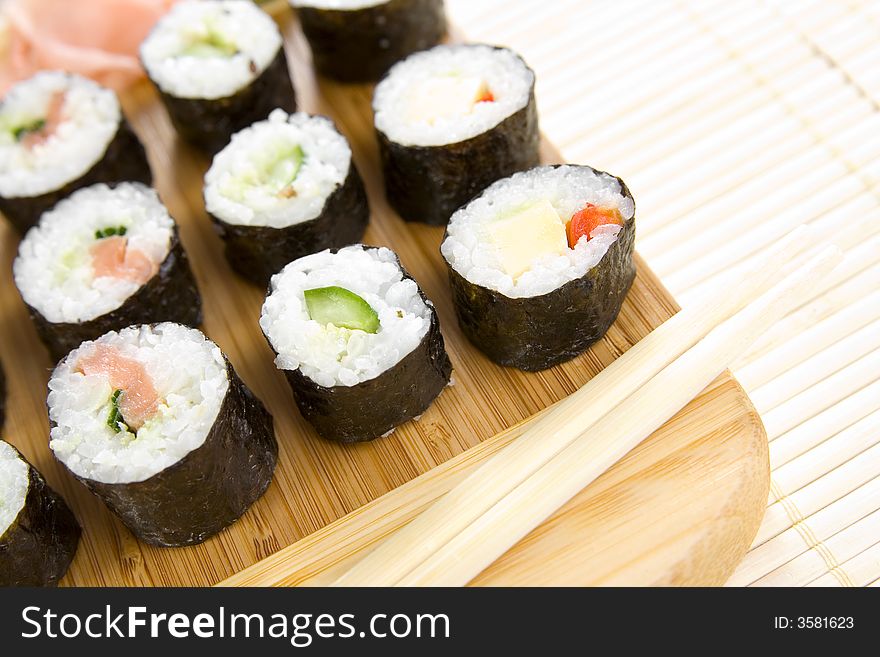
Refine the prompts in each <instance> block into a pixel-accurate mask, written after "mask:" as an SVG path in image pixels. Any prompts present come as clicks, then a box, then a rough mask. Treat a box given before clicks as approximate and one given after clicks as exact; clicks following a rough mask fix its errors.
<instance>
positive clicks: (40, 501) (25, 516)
mask: <svg viewBox="0 0 880 657" xmlns="http://www.w3.org/2000/svg"><path fill="white" fill-rule="evenodd" d="M13 449H14V448H13ZM16 451H18V450H16ZM19 457H20V458H21V459H22V460H23V461H25V463H27V460H26V459H25V458H24V457H23V456H21V453H20V452H19ZM80 533H81V530H80V527H79V523H78V522H77V521H76V518H75V517H74V515H73V513H72V512H71V510H70V508H69V507H68V506H67V504H66V503H65V502H64V499H62V497H61V496H60V495H59V494H58V493H56V492H55V491H54V490H52V489H51V488H49V485H48V484H47V483H46V480H45V479H43V475H41V474H40V473H39V472H37V469H36V468H34V466H32V465H31V464H30V463H28V491H27V496H26V497H25V501H24V506H23V507H22V508H21V510H20V511H19V513H18V516H17V517H16V519H15V520H14V521H13V522H12V524H11V525H10V526H9V528H8V529H7V530H6V532H5V533H4V534H3V536H0V586H55V585H57V584H58V580H60V579H61V578H62V577H64V573H66V572H67V568H68V567H69V566H70V562H71V561H73V556H74V555H75V554H76V548H77V545H79V537H80Z"/></svg>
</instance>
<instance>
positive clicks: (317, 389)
mask: <svg viewBox="0 0 880 657" xmlns="http://www.w3.org/2000/svg"><path fill="white" fill-rule="evenodd" d="M397 264H398V265H399V266H400V261H399V260H398V263H397ZM400 270H401V272H402V273H403V276H404V277H405V278H410V279H412V276H410V275H409V273H407V271H406V270H405V269H404V268H403V267H402V266H400ZM419 296H421V297H422V301H424V302H425V304H426V305H427V306H428V307H429V308H430V309H431V325H430V326H429V327H428V332H427V333H426V334H425V337H423V338H422V341H421V342H420V343H419V345H418V346H417V347H416V348H415V349H413V350H412V351H411V352H409V353H408V354H407V355H406V356H404V357H403V358H402V359H401V360H400V361H399V362H398V363H397V364H396V365H394V366H393V367H391V368H389V369H387V370H385V371H384V372H382V374H380V375H379V376H377V377H374V378H372V379H369V380H367V381H362V382H361V383H358V384H356V385H353V386H343V385H338V386H332V387H329V388H327V387H325V386H321V385H318V384H317V383H315V382H314V381H313V380H312V379H310V378H309V377H308V376H306V375H305V374H303V373H302V372H300V371H299V370H298V369H297V370H284V375H285V376H286V377H287V381H288V383H289V384H290V388H291V390H292V391H293V397H294V400H295V401H296V405H297V407H299V411H300V413H302V416H303V417H304V418H305V419H306V420H308V422H309V423H310V424H311V425H312V426H313V427H315V430H316V431H317V432H318V434H319V435H320V436H321V437H323V438H326V439H328V440H338V441H340V442H343V443H354V442H363V441H367V440H373V439H374V438H378V437H380V436H382V435H384V434H386V433H388V432H390V431H391V430H392V429H394V428H395V427H396V426H398V425H400V424H403V423H404V422H406V421H408V420H411V419H413V418H414V417H416V416H418V415H421V414H422V413H424V412H425V411H426V410H427V409H428V407H429V406H430V405H431V403H432V402H433V401H434V399H436V398H437V396H438V395H439V394H440V393H441V392H443V388H445V387H446V386H447V385H448V384H449V379H450V377H451V376H452V362H451V361H450V360H449V355H448V354H447V353H446V345H445V343H444V342H443V335H442V334H441V333H440V320H439V319H438V318H437V311H436V310H434V306H433V304H432V303H431V302H430V301H429V300H428V298H427V297H426V296H425V294H424V293H423V292H422V290H421V288H419ZM269 346H270V347H271V346H272V343H271V341H270V342H269Z"/></svg>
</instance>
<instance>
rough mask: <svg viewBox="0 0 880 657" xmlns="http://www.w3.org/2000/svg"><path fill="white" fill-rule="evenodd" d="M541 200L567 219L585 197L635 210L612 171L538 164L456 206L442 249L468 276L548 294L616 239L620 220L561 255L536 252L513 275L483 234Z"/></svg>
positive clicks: (522, 293) (499, 288) (624, 213)
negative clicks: (523, 269)
mask: <svg viewBox="0 0 880 657" xmlns="http://www.w3.org/2000/svg"><path fill="white" fill-rule="evenodd" d="M541 200H547V201H549V202H550V204H551V205H552V206H553V207H554V209H555V210H556V211H557V212H558V213H559V216H560V217H562V218H564V220H566V221H567V220H568V219H569V218H570V217H572V215H574V214H575V213H576V212H577V211H578V210H581V209H582V208H583V207H584V206H585V205H586V204H587V203H592V204H593V205H595V206H598V207H602V208H616V209H617V210H618V211H619V212H620V215H621V217H622V218H623V219H630V218H631V217H632V216H633V214H634V213H635V205H634V204H633V201H632V199H631V198H628V197H625V196H624V195H623V194H622V193H621V188H620V183H618V181H617V179H615V178H614V177H613V176H610V175H608V174H606V173H597V172H594V171H592V170H590V169H588V168H585V167H575V166H561V167H549V166H544V167H536V168H534V169H530V170H528V171H523V172H520V173H516V174H514V175H512V176H510V177H509V178H504V179H502V180H499V181H497V182H495V183H493V184H492V185H491V186H490V187H489V188H487V189H486V191H485V192H484V193H483V194H482V195H481V196H478V197H477V198H476V199H474V200H473V201H471V202H470V203H468V204H467V205H465V206H464V207H462V208H460V209H459V210H457V211H456V212H455V213H454V214H453V215H452V217H451V218H450V220H449V225H448V226H447V234H446V238H445V239H444V240H443V244H442V245H441V246H440V252H441V253H442V254H443V257H444V258H445V259H446V262H448V263H449V266H450V267H452V268H453V269H454V270H455V271H456V272H458V273H459V274H460V275H461V276H462V277H464V278H465V279H466V280H468V281H470V282H471V283H474V284H476V285H480V286H482V287H485V288H489V289H490V290H494V291H496V292H500V293H501V294H504V295H505V296H508V297H511V298H522V297H533V296H537V295H540V294H546V293H548V292H552V291H553V290H555V289H556V288H558V287H560V286H561V285H564V284H565V283H568V282H569V281H573V280H575V279H578V278H580V277H581V276H583V275H584V274H586V273H587V272H588V271H589V270H590V269H592V268H593V267H595V266H596V265H597V264H598V263H599V261H600V260H601V259H602V257H603V256H604V255H605V253H606V252H607V251H608V249H609V247H610V246H611V245H612V244H614V242H615V241H616V240H617V235H618V234H619V232H620V226H617V225H605V226H598V227H597V228H596V229H595V230H593V232H592V233H591V234H590V239H589V240H587V239H584V238H583V237H581V239H580V240H578V242H577V244H576V245H575V247H574V248H573V249H568V250H567V252H566V253H565V254H564V255H559V256H544V257H540V258H536V259H535V260H534V261H533V262H532V264H531V267H530V269H528V270H527V271H526V272H524V273H523V274H522V275H520V276H519V277H518V278H516V279H514V278H513V277H511V276H510V275H509V274H508V273H506V272H505V271H504V269H503V268H502V266H501V263H500V260H499V257H498V252H497V249H496V247H495V246H494V245H493V244H492V242H491V240H490V239H487V237H488V235H489V234H490V231H491V230H492V223H493V222H494V221H496V220H498V219H499V218H502V217H504V216H505V215H509V214H510V213H511V212H512V211H514V210H516V209H517V208H521V207H523V206H525V205H529V204H532V203H535V202H538V201H541Z"/></svg>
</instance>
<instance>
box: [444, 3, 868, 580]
mask: <svg viewBox="0 0 880 657" xmlns="http://www.w3.org/2000/svg"><path fill="white" fill-rule="evenodd" d="M447 4H448V7H449V12H450V15H451V17H452V19H453V21H454V22H456V23H457V24H458V25H461V26H463V27H464V29H465V32H466V33H467V36H468V37H469V38H470V39H471V40H474V41H488V42H494V43H501V44H505V45H509V46H511V47H513V48H515V49H516V50H518V51H519V52H520V53H522V54H523V56H524V57H525V59H526V60H527V61H528V62H529V64H530V65H531V66H532V67H533V68H534V69H535V71H536V72H537V76H538V84H537V97H538V102H539V110H540V112H541V122H542V127H543V129H544V131H545V132H546V133H547V134H548V136H549V138H550V139H551V140H552V141H553V142H555V143H556V144H557V145H558V146H559V147H560V148H561V149H562V151H563V153H564V154H565V156H566V158H567V159H568V160H570V161H573V162H583V163H588V164H590V165H592V166H595V167H597V168H600V169H604V170H607V171H611V172H613V173H615V174H616V175H620V176H622V177H623V178H624V179H625V180H626V181H627V183H628V184H629V186H630V188H631V189H632V190H633V194H634V196H635V198H636V202H637V204H638V214H639V221H640V223H639V235H638V248H639V250H640V252H641V253H642V254H643V255H644V256H645V258H646V260H647V261H648V263H649V264H650V265H651V266H652V267H653V269H654V270H655V271H656V272H657V274H658V275H659V276H660V278H661V279H662V280H663V282H664V283H665V284H666V285H667V286H668V287H669V289H670V290H671V291H672V292H673V294H674V295H675V296H676V297H677V299H678V300H679V302H680V303H681V304H682V305H687V303H688V302H689V301H690V300H691V299H693V298H695V296H696V295H698V294H699V293H700V292H701V291H702V290H704V289H705V288H706V287H707V286H708V285H711V284H712V283H713V282H714V280H716V278H717V276H718V275H719V274H720V273H722V272H723V271H726V270H728V269H730V268H735V267H737V266H739V264H740V263H742V262H743V261H745V260H747V259H748V258H749V257H750V256H752V255H754V254H755V253H756V252H758V251H759V250H760V249H761V248H762V245H763V244H765V243H766V242H767V241H770V240H774V239H776V238H778V237H779V236H781V235H784V234H785V233H786V232H788V231H789V230H791V229H792V228H793V227H794V226H796V225H798V224H800V223H803V222H809V223H812V224H815V225H818V226H822V227H824V228H827V229H828V233H829V235H832V234H833V235H834V236H835V238H836V239H837V240H838V242H839V243H840V244H841V246H843V247H844V249H845V250H846V252H847V260H846V264H845V266H844V267H843V268H842V271H840V272H839V273H838V274H836V275H835V276H834V277H833V279H830V280H822V281H817V282H816V296H815V298H814V299H813V300H812V301H811V302H809V303H807V304H805V305H804V306H802V307H801V308H799V309H798V310H796V311H795V312H793V313H792V314H791V315H789V316H788V317H786V318H785V319H784V320H782V321H781V322H779V323H778V324H777V325H776V326H775V327H774V328H773V329H772V330H771V331H769V332H768V333H767V334H766V335H765V336H763V338H762V339H761V340H760V341H759V342H758V343H757V344H755V345H754V347H753V348H752V349H751V350H750V351H749V352H748V353H745V354H743V355H742V357H741V359H740V361H739V363H737V366H736V368H735V374H737V376H738V378H739V380H740V381H741V383H742V384H743V385H744V387H745V388H746V389H747V390H748V391H749V393H750V395H751V397H752V399H753V401H754V403H755V405H756V407H757V408H758V410H759V412H760V413H761V415H762V418H763V420H764V423H765V426H766V429H767V433H768V437H769V439H770V459H771V467H772V482H771V493H770V498H769V500H768V507H767V512H766V515H765V518H764V522H763V525H762V527H761V530H760V531H759V533H758V536H757V538H756V540H755V542H754V544H753V546H752V549H751V551H750V552H749V553H748V555H747V556H746V558H745V560H744V561H743V563H742V564H741V565H740V567H739V568H738V570H737V571H736V572H735V573H734V575H733V577H732V578H731V580H730V582H729V584H731V585H757V586H762V585H809V586H865V585H875V586H876V585H878V583H880V3H878V2H869V1H853V2H821V1H820V0H813V1H810V2H802V1H795V0H788V1H785V0H768V1H765V2H760V1H758V0H741V1H739V2H733V3H731V2H722V1H720V0H709V1H707V0H700V1H697V0H693V1H690V2H687V1H679V2H649V1H647V0H645V1H640V0H623V1H620V2H611V1H610V0H606V1H604V2H603V1H598V0H596V1H585V0H578V1H575V0H557V1H555V2H553V3H547V2H536V1H534V0H520V1H519V2H516V3H506V2H502V0H483V1H482V2H472V1H470V0H447Z"/></svg>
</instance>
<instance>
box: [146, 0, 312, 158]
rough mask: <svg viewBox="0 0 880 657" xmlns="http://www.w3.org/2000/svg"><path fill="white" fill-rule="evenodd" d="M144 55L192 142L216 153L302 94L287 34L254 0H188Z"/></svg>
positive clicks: (160, 26)
mask: <svg viewBox="0 0 880 657" xmlns="http://www.w3.org/2000/svg"><path fill="white" fill-rule="evenodd" d="M141 61H142V62H143V65H144V68H145V69H146V71H147V74H148V75H149V77H150V79H151V80H152V81H153V83H154V84H155V85H156V86H157V87H158V89H159V94H160V96H161V98H162V101H163V103H164V104H165V107H166V108H167V110H168V114H169V116H170V117H171V121H172V122H173V123H174V126H175V128H176V129H177V132H178V133H179V134H180V136H181V137H183V138H184V139H185V140H186V141H188V142H190V143H191V144H193V145H194V146H196V147H197V148H200V149H201V150H203V151H205V152H206V153H207V154H209V155H213V154H214V153H216V152H217V151H219V150H220V149H221V148H223V147H224V146H225V145H226V144H227V143H228V142H229V138H230V137H231V136H232V135H233V133H235V132H238V131H239V130H241V129H242V128H245V127H247V126H249V125H250V124H251V123H253V122H254V121H259V120H261V119H265V118H266V117H267V116H269V112H271V111H272V110H273V109H275V108H276V107H280V108H282V109H285V110H287V111H288V112H293V111H294V110H295V109H296V97H295V95H294V90H293V83H292V82H291V80H290V72H289V71H288V69H287V60H286V59H285V57H284V47H283V43H282V39H281V32H279V31H278V26H277V25H275V22H274V21H273V20H272V18H271V17H270V16H269V15H268V14H266V13H265V12H264V11H263V10H262V9H260V8H259V7H257V6H256V5H255V4H254V3H253V2H250V0H184V1H183V2H179V3H177V4H175V5H174V6H173V7H172V9H171V11H169V12H168V13H167V14H166V15H165V16H164V17H163V18H162V19H160V20H159V22H158V23H157V24H156V26H155V27H154V28H153V30H152V31H151V32H150V34H149V35H148V36H147V38H146V39H145V40H144V42H143V43H142V44H141Z"/></svg>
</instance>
